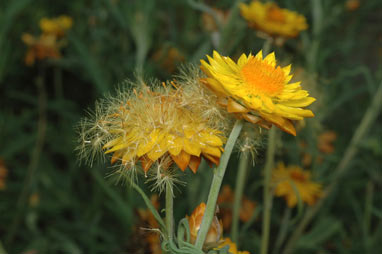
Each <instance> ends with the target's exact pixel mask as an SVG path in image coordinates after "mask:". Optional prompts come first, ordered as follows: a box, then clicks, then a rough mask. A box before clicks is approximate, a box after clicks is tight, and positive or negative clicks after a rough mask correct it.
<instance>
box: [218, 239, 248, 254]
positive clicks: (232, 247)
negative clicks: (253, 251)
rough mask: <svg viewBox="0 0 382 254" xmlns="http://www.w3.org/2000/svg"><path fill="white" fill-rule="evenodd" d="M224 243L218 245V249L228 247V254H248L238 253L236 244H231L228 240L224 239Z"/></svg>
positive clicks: (246, 252)
mask: <svg viewBox="0 0 382 254" xmlns="http://www.w3.org/2000/svg"><path fill="white" fill-rule="evenodd" d="M223 240H224V241H223V242H222V243H221V244H219V246H218V249H221V248H224V247H225V246H227V245H228V246H229V249H228V252H229V253H230V254H250V253H249V252H248V251H238V250H237V246H236V243H233V242H232V241H231V239H230V238H224V239H223Z"/></svg>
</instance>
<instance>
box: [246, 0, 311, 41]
mask: <svg viewBox="0 0 382 254" xmlns="http://www.w3.org/2000/svg"><path fill="white" fill-rule="evenodd" d="M240 10H241V15H242V16H243V17H244V18H245V19H246V20H247V21H248V23H249V25H250V26H251V27H254V28H256V29H258V30H260V31H263V32H264V33H266V34H269V35H270V36H275V37H279V36H280V37H296V36H297V35H298V34H299V33H300V32H301V31H303V30H306V29H307V28H308V25H307V23H306V19H305V17H304V16H302V15H300V14H298V13H297V12H294V11H291V10H288V9H282V8H280V7H279V6H278V5H277V4H275V3H273V2H267V3H261V2H260V1H252V2H251V3H250V4H249V5H246V4H244V3H242V4H240Z"/></svg>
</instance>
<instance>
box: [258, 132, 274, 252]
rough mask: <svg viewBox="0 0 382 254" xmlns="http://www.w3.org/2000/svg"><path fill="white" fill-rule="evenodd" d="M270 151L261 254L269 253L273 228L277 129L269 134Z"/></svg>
mask: <svg viewBox="0 0 382 254" xmlns="http://www.w3.org/2000/svg"><path fill="white" fill-rule="evenodd" d="M268 135H269V136H268V137H269V138H268V139H269V140H268V150H267V157H266V163H265V168H264V191H263V202H264V208H263V226H262V234H261V249H260V254H267V253H268V243H269V233H270V226H271V209H272V198H273V195H272V190H271V186H270V183H271V177H272V169H273V164H274V155H275V151H276V127H274V126H273V127H272V128H271V129H270V130H269V133H268Z"/></svg>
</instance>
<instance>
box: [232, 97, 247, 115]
mask: <svg viewBox="0 0 382 254" xmlns="http://www.w3.org/2000/svg"><path fill="white" fill-rule="evenodd" d="M227 111H228V113H247V112H248V111H249V110H248V109H247V108H246V107H244V106H242V105H240V104H239V103H237V102H236V101H234V100H232V99H231V98H230V99H228V104H227Z"/></svg>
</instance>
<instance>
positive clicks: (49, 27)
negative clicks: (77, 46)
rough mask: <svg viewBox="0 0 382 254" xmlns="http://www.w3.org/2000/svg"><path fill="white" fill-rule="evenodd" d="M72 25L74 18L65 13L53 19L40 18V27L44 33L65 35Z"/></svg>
mask: <svg viewBox="0 0 382 254" xmlns="http://www.w3.org/2000/svg"><path fill="white" fill-rule="evenodd" d="M72 25H73V20H72V18H71V17H69V16H65V15H62V16H59V17H57V18H52V19H49V18H42V19H41V20H40V29H41V31H42V32H43V33H44V34H54V35H56V36H59V37H60V36H64V35H65V33H66V31H67V30H69V29H70V28H71V27H72Z"/></svg>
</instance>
